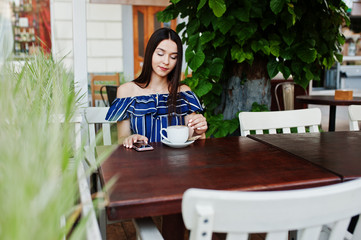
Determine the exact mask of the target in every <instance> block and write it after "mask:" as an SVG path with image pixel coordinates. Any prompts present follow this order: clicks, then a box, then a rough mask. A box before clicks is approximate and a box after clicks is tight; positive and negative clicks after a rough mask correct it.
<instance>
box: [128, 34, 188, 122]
mask: <svg viewBox="0 0 361 240" xmlns="http://www.w3.org/2000/svg"><path fill="white" fill-rule="evenodd" d="M165 39H169V40H172V41H173V42H175V43H176V44H177V63H176V65H175V67H174V69H173V70H172V71H171V72H170V73H169V74H168V76H167V80H168V91H169V97H168V103H167V105H168V116H172V115H173V113H176V105H177V98H178V97H177V96H178V88H179V85H180V76H181V71H182V60H183V46H182V41H181V39H180V37H179V35H178V34H177V33H176V32H175V31H174V30H172V29H170V28H160V29H158V30H156V31H155V32H154V33H153V34H152V36H151V37H150V39H149V41H148V43H147V47H146V49H145V56H144V63H143V68H142V72H141V73H140V75H139V77H138V78H136V79H135V80H134V83H135V84H137V85H138V86H139V87H141V88H146V87H148V85H149V82H150V78H151V75H152V71H153V68H152V57H153V53H154V51H155V49H156V48H157V46H158V45H159V43H160V42H161V41H163V40H165ZM169 119H170V118H169Z"/></svg>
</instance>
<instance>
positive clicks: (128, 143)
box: [123, 134, 148, 148]
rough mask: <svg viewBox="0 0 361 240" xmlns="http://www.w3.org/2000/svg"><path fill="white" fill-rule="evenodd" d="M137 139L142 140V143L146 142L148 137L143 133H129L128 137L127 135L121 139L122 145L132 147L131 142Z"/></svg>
mask: <svg viewBox="0 0 361 240" xmlns="http://www.w3.org/2000/svg"><path fill="white" fill-rule="evenodd" d="M138 141H143V142H144V143H146V144H147V143H148V138H147V137H146V136H143V135H139V134H133V135H130V136H129V137H127V138H126V139H124V141H123V146H124V147H126V148H132V147H133V144H134V143H136V142H138Z"/></svg>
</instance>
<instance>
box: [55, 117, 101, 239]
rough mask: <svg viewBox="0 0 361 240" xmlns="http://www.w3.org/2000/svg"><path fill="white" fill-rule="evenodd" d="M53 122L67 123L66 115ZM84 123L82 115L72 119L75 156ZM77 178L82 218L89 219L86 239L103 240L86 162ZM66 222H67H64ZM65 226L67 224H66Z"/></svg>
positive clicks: (80, 167) (81, 163)
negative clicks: (88, 180) (85, 166)
mask: <svg viewBox="0 0 361 240" xmlns="http://www.w3.org/2000/svg"><path fill="white" fill-rule="evenodd" d="M50 121H51V122H59V123H64V122H65V116H64V114H57V115H54V116H52V118H51V119H50ZM82 121H83V117H82V116H81V114H75V115H74V116H73V117H72V119H70V121H69V122H70V123H73V124H74V138H75V141H74V154H75V155H76V154H78V153H79V151H82V148H81V146H82V133H81V124H82ZM74 164H75V162H74V160H73V161H71V164H70V167H71V168H74V167H75V165H74ZM76 169H77V178H78V186H79V197H80V203H81V207H82V217H84V218H87V221H86V227H85V234H86V236H85V239H87V240H101V239H102V238H101V233H100V229H99V225H98V221H97V218H96V214H95V210H94V206H93V201H92V198H91V194H90V188H89V185H88V182H87V175H86V173H85V169H84V161H81V162H78V166H77V168H76ZM63 222H65V220H64V221H63ZM64 224H65V223H64Z"/></svg>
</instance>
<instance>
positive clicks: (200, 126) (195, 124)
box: [188, 114, 208, 132]
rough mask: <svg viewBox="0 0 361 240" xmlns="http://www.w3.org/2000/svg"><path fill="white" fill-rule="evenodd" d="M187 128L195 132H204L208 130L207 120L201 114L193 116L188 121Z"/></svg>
mask: <svg viewBox="0 0 361 240" xmlns="http://www.w3.org/2000/svg"><path fill="white" fill-rule="evenodd" d="M188 127H191V128H192V129H193V130H194V131H196V132H197V130H198V131H199V130H201V131H202V132H205V131H206V130H207V129H208V124H207V120H206V118H205V117H204V116H203V115H202V114H194V115H193V116H192V117H191V119H189V121H188Z"/></svg>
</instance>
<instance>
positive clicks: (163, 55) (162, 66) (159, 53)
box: [152, 39, 178, 78]
mask: <svg viewBox="0 0 361 240" xmlns="http://www.w3.org/2000/svg"><path fill="white" fill-rule="evenodd" d="M177 57H178V48H177V44H176V43H175V42H173V41H172V40H169V39H165V40H163V41H161V42H160V43H159V44H158V46H157V48H156V49H155V51H154V53H153V56H152V68H153V74H156V75H158V76H159V77H161V78H164V77H166V76H167V75H168V74H169V73H170V72H171V71H172V70H173V69H174V67H175V65H176V63H177Z"/></svg>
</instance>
